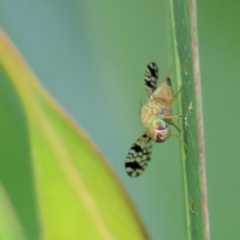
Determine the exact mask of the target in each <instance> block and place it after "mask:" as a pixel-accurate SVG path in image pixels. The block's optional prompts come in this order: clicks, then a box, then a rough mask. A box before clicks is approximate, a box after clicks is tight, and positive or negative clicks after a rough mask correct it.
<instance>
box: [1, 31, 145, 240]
mask: <svg viewBox="0 0 240 240" xmlns="http://www.w3.org/2000/svg"><path fill="white" fill-rule="evenodd" d="M0 65H1V67H2V68H3V69H4V71H5V74H6V76H7V77H8V79H9V81H11V83H12V84H13V86H14V87H15V89H16V92H17V94H19V98H20V100H21V102H22V105H23V109H24V111H25V113H26V118H27V123H28V131H29V144H30V147H31V153H30V154H31V158H32V164H33V171H34V173H33V174H34V177H35V182H36V190H35V191H36V195H37V202H38V206H39V221H40V225H41V227H42V233H41V235H42V236H41V237H42V239H147V238H148V236H147V233H146V231H145V229H144V228H143V226H142V223H141V221H140V219H139V217H138V216H137V214H136V211H135V209H134V207H133V205H132V203H131V202H130V200H129V198H128V196H127V194H126V192H125V191H124V189H123V187H122V185H121V184H120V182H119V180H118V179H117V177H116V175H115V174H114V172H113V171H112V169H111V168H110V167H109V166H108V164H107V162H106V160H105V159H104V157H103V156H102V155H101V153H100V152H99V150H98V149H97V147H96V146H95V145H94V144H93V143H92V142H91V141H90V139H89V138H88V137H87V136H86V134H85V133H84V132H83V131H82V130H81V129H80V128H79V127H78V126H77V125H76V124H75V123H74V122H73V121H72V120H71V119H70V118H69V117H68V116H67V114H66V113H65V112H64V111H63V110H62V109H61V108H60V107H59V105H58V104H57V103H56V102H55V101H54V100H53V99H52V98H51V97H50V96H49V95H48V94H47V93H46V91H45V90H44V89H43V88H42V87H41V86H40V84H39V83H38V82H37V80H36V77H35V76H34V75H33V73H32V72H31V71H30V69H29V67H28V66H27V65H26V63H24V61H23V60H22V58H21V57H20V55H19V53H18V52H17V51H16V49H15V48H14V47H13V45H12V44H11V43H10V41H9V40H8V39H7V37H6V36H5V35H4V33H3V32H1V33H0ZM86 104H87V103H86ZM80 111H81V110H80Z"/></svg>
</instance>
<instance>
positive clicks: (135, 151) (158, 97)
mask: <svg viewBox="0 0 240 240" xmlns="http://www.w3.org/2000/svg"><path fill="white" fill-rule="evenodd" d="M157 79H158V67H157V65H156V64H155V63H153V62H151V63H149V64H148V65H147V68H146V72H145V78H144V83H145V90H146V93H147V97H148V103H147V104H146V105H144V106H143V107H142V109H141V121H142V124H143V125H144V127H145V128H146V131H145V132H144V133H143V135H142V136H140V138H138V139H137V140H136V141H135V142H134V143H133V145H132V146H131V148H130V150H129V152H128V154H127V159H126V161H125V169H126V172H127V174H128V175H129V176H130V177H137V176H139V175H140V174H141V173H142V172H143V171H144V170H145V168H146V167H147V164H148V162H149V161H150V159H151V152H152V142H153V141H154V142H158V143H162V142H164V141H165V140H167V139H168V138H169V137H171V136H175V137H177V138H178V139H179V140H180V141H182V140H181V139H180V138H179V136H178V135H176V134H174V133H172V131H171V129H170V126H174V127H175V128H176V129H177V130H178V131H179V129H178V127H177V126H176V125H175V124H174V123H173V121H172V119H173V118H179V117H182V116H173V115H172V103H173V100H174V99H175V98H176V96H177V95H178V93H179V92H180V91H181V89H180V90H179V91H178V92H177V93H176V94H174V93H173V89H172V82H171V79H170V78H169V77H166V78H165V79H163V82H162V83H161V85H160V86H159V87H158V88H157Z"/></svg>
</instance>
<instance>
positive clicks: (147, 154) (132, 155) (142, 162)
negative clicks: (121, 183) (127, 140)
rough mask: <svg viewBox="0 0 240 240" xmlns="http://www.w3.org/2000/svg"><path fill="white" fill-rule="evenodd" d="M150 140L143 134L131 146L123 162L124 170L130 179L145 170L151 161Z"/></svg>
mask: <svg viewBox="0 0 240 240" xmlns="http://www.w3.org/2000/svg"><path fill="white" fill-rule="evenodd" d="M151 153H152V140H151V138H150V137H148V136H147V134H146V133H144V134H143V135H142V136H141V137H140V138H139V139H137V140H136V142H134V143H133V145H132V146H131V148H130V150H129V152H128V155H127V159H126V161H125V169H126V172H127V174H128V175H129V176H130V177H137V176H139V175H140V174H142V172H143V171H144V170H145V168H146V167H147V164H148V162H149V161H150V159H151Z"/></svg>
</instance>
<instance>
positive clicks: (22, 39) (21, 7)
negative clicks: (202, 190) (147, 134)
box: [0, 0, 240, 240]
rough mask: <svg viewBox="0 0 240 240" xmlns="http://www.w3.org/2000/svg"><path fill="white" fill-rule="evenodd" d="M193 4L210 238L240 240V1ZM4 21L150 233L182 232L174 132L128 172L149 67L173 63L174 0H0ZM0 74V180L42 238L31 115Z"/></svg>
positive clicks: (171, 235) (0, 21)
mask: <svg viewBox="0 0 240 240" xmlns="http://www.w3.org/2000/svg"><path fill="white" fill-rule="evenodd" d="M197 7H198V8H197V10H198V27H199V29H198V30H199V31H198V34H199V48H200V49H199V52H200V64H201V77H202V93H203V113H204V127H205V146H206V166H207V184H208V202H209V214H210V229H211V236H212V239H213V240H215V239H217V240H225V239H234V240H235V239H240V230H239V225H240V205H239V204H238V202H239V199H240V188H239V186H240V174H239V172H240V147H239V136H240V130H239V128H238V125H237V124H238V119H239V117H240V114H239V109H238V108H239V100H240V94H239V92H240V84H239V82H240V72H239V66H240V12H239V9H240V3H239V2H238V1H236V0H235V1H234V0H233V1H221V2H219V1H216V0H214V1H207V0H202V1H198V2H197ZM0 26H1V28H2V29H3V30H4V31H5V32H6V33H7V34H8V36H9V37H10V38H11V40H12V41H13V42H14V44H15V45H16V46H17V48H18V49H19V50H20V52H21V53H22V55H23V56H24V58H25V59H26V61H27V62H28V63H29V65H30V67H31V69H32V70H33V71H34V73H35V74H36V75H37V77H38V78H39V80H40V81H41V83H42V84H43V85H44V86H45V88H46V89H47V90H48V91H49V92H50V93H51V95H52V96H54V98H56V99H57V101H58V102H59V103H60V104H61V105H62V106H63V107H64V108H65V109H66V110H67V112H68V113H69V114H70V115H71V116H72V117H73V118H74V119H75V120H76V121H77V122H78V123H79V125H81V126H82V127H83V128H84V129H85V131H86V132H87V133H88V134H89V135H90V136H91V138H92V139H93V141H94V142H95V143H96V144H97V145H98V147H99V148H100V149H101V151H102V153H103V154H104V155H105V156H106V158H107V159H108V161H109V163H110V165H111V166H112V168H113V169H114V170H115V172H116V174H117V175H118V176H119V178H120V179H121V181H122V182H123V184H124V186H125V188H126V189H127V191H128V193H129V194H130V196H131V198H132V200H133V202H134V204H135V205H136V207H137V209H138V211H139V213H140V215H141V217H142V219H143V221H144V223H145V226H146V227H147V230H148V231H149V233H150V235H151V237H152V239H166V240H175V239H177V240H184V239H186V229H185V228H186V227H185V209H184V192H183V184H182V176H181V160H180V157H179V156H180V155H179V150H178V142H177V141H176V139H170V140H169V141H167V142H166V143H164V144H161V145H159V144H155V145H154V152H153V158H152V161H151V164H150V165H149V167H148V169H147V171H146V172H145V173H144V174H143V175H142V176H141V177H140V178H137V179H131V178H129V177H128V176H127V175H126V173H125V171H124V160H125V157H126V154H127V152H128V150H129V148H130V146H131V144H132V143H133V141H135V140H136V138H138V137H139V136H140V134H141V133H142V132H143V128H142V126H141V124H140V118H139V109H140V107H141V103H144V101H145V92H144V86H143V76H144V71H145V67H146V65H147V63H148V62H150V61H156V62H157V63H158V65H159V69H160V78H161V77H163V76H164V75H165V73H166V72H167V71H168V70H169V68H170V67H171V65H172V63H173V61H174V57H173V56H174V54H173V43H172V28H171V16H170V9H169V2H168V1H167V0H161V1H156V0H152V1H148V2H146V1H141V0H140V1H135V0H134V1H131V2H127V1H121V2H119V1H117V2H115V1H110V0H104V1H101V2H100V1H98V2H96V1H91V0H90V1H87V0H82V1H79V0H72V1H61V0H60V1H59V0H43V1H30V0H0ZM0 77H1V78H0V82H1V85H0V99H1V104H0V107H1V108H0V110H1V121H2V123H1V129H2V130H1V133H3V134H1V137H0V144H1V150H0V180H1V181H2V183H3V184H4V186H5V187H6V190H7V191H8V194H9V196H10V197H11V200H12V202H13V203H14V206H15V208H16V211H17V214H18V216H19V218H20V220H21V223H22V224H23V226H24V227H25V228H26V229H27V236H28V237H29V239H37V236H38V234H39V223H38V221H37V213H36V203H35V199H34V190H33V185H34V182H33V176H32V172H31V168H30V167H31V166H30V164H31V162H30V159H29V156H28V155H29V146H28V135H27V129H26V119H25V116H24V113H23V112H22V111H21V105H20V103H18V98H17V96H15V95H14V94H13V95H12V97H11V102H4V99H5V95H4V94H5V92H6V89H10V88H11V85H10V84H9V83H7V82H6V81H5V78H4V74H3V73H2V72H1V71H0ZM174 88H175V89H176V85H175V86H174ZM1 89H2V91H1ZM6 106H7V107H6ZM178 124H180V123H178ZM9 128H11V131H10V133H9ZM6 129H7V133H8V136H6V134H5V135H4V131H5V130H6ZM19 139H21V140H20V141H21V142H22V143H21V144H22V145H21V146H19V145H18V142H19ZM9 149H10V150H11V151H9ZM9 159H11V161H10V160H9ZM12 159H13V160H12ZM14 159H15V160H14Z"/></svg>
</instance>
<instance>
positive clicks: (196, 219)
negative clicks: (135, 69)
mask: <svg viewBox="0 0 240 240" xmlns="http://www.w3.org/2000/svg"><path fill="white" fill-rule="evenodd" d="M170 2H171V11H172V23H173V36H174V46H175V55H176V62H177V79H178V84H179V86H180V85H182V84H183V90H182V94H181V96H182V97H181V106H180V108H181V109H182V113H183V114H184V115H185V118H184V119H183V126H182V131H183V139H184V142H185V144H186V146H183V148H184V149H183V151H182V155H183V158H182V159H183V173H184V186H185V197H186V216H187V233H188V239H193V240H198V239H199V240H200V239H206V240H208V239H210V236H209V222H208V207H207V189H206V172H205V158H204V138H203V120H202V102H201V86H200V70H199V58H198V41H197V24H196V3H195V1H194V0H190V1H186V0H183V1H173V0H172V1H170Z"/></svg>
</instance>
